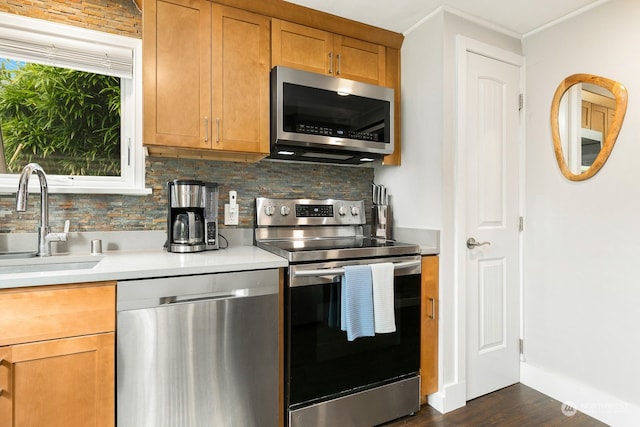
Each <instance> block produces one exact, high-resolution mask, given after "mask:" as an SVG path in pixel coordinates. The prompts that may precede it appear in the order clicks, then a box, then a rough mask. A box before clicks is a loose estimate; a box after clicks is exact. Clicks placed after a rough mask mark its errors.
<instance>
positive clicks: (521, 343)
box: [520, 338, 524, 354]
mask: <svg viewBox="0 0 640 427" xmlns="http://www.w3.org/2000/svg"><path fill="white" fill-rule="evenodd" d="M520 354H524V340H523V339H522V338H520Z"/></svg>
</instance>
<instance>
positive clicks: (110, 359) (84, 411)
mask: <svg viewBox="0 0 640 427" xmlns="http://www.w3.org/2000/svg"><path fill="white" fill-rule="evenodd" d="M114 355H115V334H114V333H107V334H98V335H87V336H81V337H74V338H66V339H59V340H50V341H40V342H34V343H28V344H18V345H14V346H8V347H0V358H1V360H2V362H0V388H2V389H3V393H2V394H1V395H0V419H2V425H3V426H11V427H28V426H47V427H67V426H98V427H113V426H114V425H115V416H114V414H115V377H114V376H115V362H114V357H115V356H114Z"/></svg>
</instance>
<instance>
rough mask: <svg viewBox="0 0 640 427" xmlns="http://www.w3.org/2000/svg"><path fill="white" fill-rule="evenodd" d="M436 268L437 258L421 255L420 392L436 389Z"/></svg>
mask: <svg viewBox="0 0 640 427" xmlns="http://www.w3.org/2000/svg"><path fill="white" fill-rule="evenodd" d="M438 270H439V258H438V257H437V256H435V255H432V256H423V257H422V297H421V299H422V304H421V317H420V318H421V325H420V326H421V329H420V334H421V335H420V381H421V382H420V394H421V395H422V396H421V403H425V402H426V395H428V394H431V393H434V392H436V391H438Z"/></svg>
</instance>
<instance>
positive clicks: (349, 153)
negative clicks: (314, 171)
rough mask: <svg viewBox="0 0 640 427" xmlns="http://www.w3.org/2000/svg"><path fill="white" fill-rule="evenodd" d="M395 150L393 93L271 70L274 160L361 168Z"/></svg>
mask: <svg viewBox="0 0 640 427" xmlns="http://www.w3.org/2000/svg"><path fill="white" fill-rule="evenodd" d="M393 149H394V92H393V89H391V88H386V87H381V86H376V85H371V84H367V83H361V82H356V81H353V80H347V79H342V78H338V77H331V76H328V75H322V74H316V73H310V72H307V71H301V70H295V69H292V68H287V67H275V68H273V69H272V70H271V154H270V156H269V157H270V158H272V159H280V160H295V161H308V162H323V163H344V164H363V163H368V162H372V161H375V160H378V159H381V158H382V157H383V156H385V155H388V154H391V153H393Z"/></svg>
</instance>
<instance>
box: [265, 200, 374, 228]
mask: <svg viewBox="0 0 640 427" xmlns="http://www.w3.org/2000/svg"><path fill="white" fill-rule="evenodd" d="M364 212H365V208H364V201H363V200H338V199H324V200H315V199H271V198H265V197H258V198H257V199H256V224H257V225H258V226H259V227H260V226H265V227H267V226H298V225H316V226H318V225H334V226H335V225H364V224H366V222H367V221H366V218H365V215H364Z"/></svg>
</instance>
